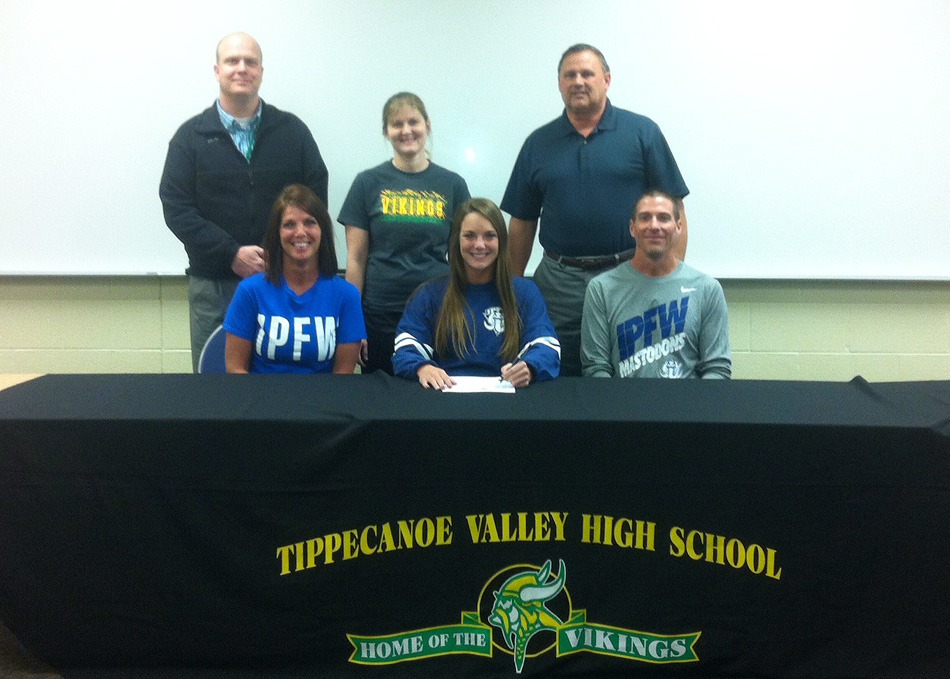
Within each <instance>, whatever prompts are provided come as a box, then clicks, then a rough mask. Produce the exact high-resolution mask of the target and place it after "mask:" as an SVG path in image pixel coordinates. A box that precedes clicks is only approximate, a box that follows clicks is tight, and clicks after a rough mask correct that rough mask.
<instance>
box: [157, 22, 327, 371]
mask: <svg viewBox="0 0 950 679" xmlns="http://www.w3.org/2000/svg"><path fill="white" fill-rule="evenodd" d="M215 62H216V63H215V65H214V75H215V78H216V79H217V80H218V85H219V88H220V95H219V97H218V100H217V101H216V102H215V103H214V104H212V105H211V107H210V108H208V109H206V110H205V111H204V112H203V113H200V114H199V115H197V116H195V117H194V118H192V119H190V120H188V121H187V122H185V124H184V125H182V126H181V127H180V128H179V129H178V131H177V132H176V133H175V136H174V137H172V140H171V142H170V143H169V145H168V156H167V157H166V159H165V171H164V173H163V174H162V182H161V185H160V186H159V195H160V196H161V199H162V208H163V209H164V212H165V223H166V224H167V225H168V228H169V229H171V231H172V233H174V234H175V236H177V237H178V240H180V241H181V242H182V243H183V244H184V246H185V251H186V252H187V253H188V269H187V270H186V273H187V274H188V307H189V311H190V322H191V359H192V366H193V367H194V370H195V372H197V371H198V358H199V356H200V355H201V349H202V347H203V346H204V343H205V340H206V339H207V338H208V336H209V335H210V334H211V333H212V332H213V331H214V329H215V328H217V327H218V326H219V325H221V323H222V322H223V321H224V312H225V311H226V310H227V308H228V304H229V303H230V301H231V296H232V295H233V294H234V290H235V288H236V287H237V284H238V283H239V282H240V280H241V279H242V278H247V277H248V276H250V275H251V274H255V273H258V272H261V271H263V270H264V258H263V254H264V251H263V250H262V249H261V247H260V244H261V240H262V239H263V237H264V228H265V227H266V225H267V218H268V216H269V215H270V211H271V206H272V205H273V204H274V200H275V199H276V198H277V195H278V194H279V193H280V192H281V191H282V190H283V188H284V187H285V186H287V185H289V184H305V185H306V186H309V187H310V188H311V189H312V190H313V192H314V193H316V194H317V195H318V196H319V197H320V200H322V201H323V202H324V203H326V202H327V166H326V164H325V163H324V162H323V158H322V157H321V156H320V150H319V149H318V148H317V144H316V142H314V140H313V136H312V135H311V134H310V130H308V129H307V126H306V125H304V123H303V122H302V121H301V120H300V119H299V118H298V117H297V116H295V115H293V114H291V113H286V112H284V111H281V110H279V109H277V108H275V107H274V106H271V105H270V104H266V103H264V102H263V101H261V98H260V97H259V96H258V94H257V92H258V90H259V89H260V86H261V78H262V76H263V74H264V67H263V65H262V56H261V48H260V45H258V44H257V41H256V40H255V39H254V38H252V37H251V36H249V35H247V34H246V33H232V34H231V35H227V36H225V37H224V38H222V39H221V42H219V43H218V47H217V50H216V51H215Z"/></svg>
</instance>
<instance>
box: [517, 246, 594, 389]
mask: <svg viewBox="0 0 950 679" xmlns="http://www.w3.org/2000/svg"><path fill="white" fill-rule="evenodd" d="M610 268H611V267H605V268H603V269H581V268H578V267H576V266H568V265H567V264H561V263H559V262H556V261H554V260H553V259H551V258H550V257H548V256H546V255H545V256H544V257H542V258H541V263H540V264H538V268H537V269H536V270H535V272H534V282H535V284H537V286H538V289H539V290H540V291H541V294H542V295H543V296H544V302H545V304H547V307H548V316H550V317H551V322H552V323H553V324H554V329H555V330H556V331H557V338H558V340H560V342H561V375H566V376H568V377H580V375H581V316H582V315H583V312H584V294H585V293H586V292H587V284H588V283H590V281H591V280H592V279H593V278H594V277H595V276H599V275H600V274H602V273H604V272H605V271H609V270H610Z"/></svg>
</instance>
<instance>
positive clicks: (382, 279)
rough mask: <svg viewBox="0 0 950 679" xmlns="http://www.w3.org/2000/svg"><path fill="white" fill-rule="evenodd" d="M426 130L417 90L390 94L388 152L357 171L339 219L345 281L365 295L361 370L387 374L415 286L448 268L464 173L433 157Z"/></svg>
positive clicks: (386, 129)
mask: <svg viewBox="0 0 950 679" xmlns="http://www.w3.org/2000/svg"><path fill="white" fill-rule="evenodd" d="M431 131H432V126H431V123H430V122H429V115H428V113H427V112H426V108H425V105H424V104H423V103H422V100H421V99H420V98H419V97H418V96H416V95H415V94H412V93H411V92H399V93H398V94H394V95H393V96H391V97H390V98H389V100H388V101H387V102H386V104H385V106H383V136H384V137H385V138H386V139H387V140H388V141H389V143H390V144H392V147H393V158H392V160H388V161H386V162H384V163H382V164H381V165H378V166H376V167H373V168H370V169H369V170H364V171H363V172H360V173H359V174H358V175H357V176H356V179H355V180H354V181H353V185H352V186H351V187H350V191H349V193H348V194H347V196H346V200H345V201H344V203H343V209H342V210H341V211H340V216H339V218H338V219H337V221H338V222H340V223H341V224H343V225H344V226H345V227H346V249H347V254H346V280H348V281H350V282H351V283H353V284H354V285H355V286H356V287H357V289H359V291H360V295H361V296H362V301H363V316H364V318H365V320H366V336H367V345H366V346H364V348H363V353H362V364H363V366H364V367H363V372H373V371H374V370H384V371H386V372H387V373H389V374H392V354H393V339H394V337H395V334H396V324H397V323H398V322H399V319H400V317H401V316H402V312H403V309H404V308H405V306H406V302H407V301H408V300H409V297H410V296H411V295H412V293H413V291H414V290H415V289H416V288H417V287H418V286H419V285H420V284H422V283H424V282H425V281H427V280H429V279H430V278H433V277H435V276H440V275H442V274H445V273H447V272H448V270H449V266H448V260H447V255H446V253H447V248H448V236H449V228H450V226H451V224H452V217H453V215H454V214H455V209H456V208H457V207H458V206H459V205H460V204H461V203H462V202H464V201H466V200H468V199H469V198H470V195H469V191H468V186H467V185H466V184H465V180H464V179H462V177H461V176H459V175H457V174H456V173H454V172H451V171H449V170H446V169H445V168H443V167H440V166H438V165H436V164H435V163H433V162H432V161H431V159H430V153H429V151H428V148H427V141H428V139H429V134H430V132H431Z"/></svg>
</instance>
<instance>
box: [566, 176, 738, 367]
mask: <svg viewBox="0 0 950 679" xmlns="http://www.w3.org/2000/svg"><path fill="white" fill-rule="evenodd" d="M681 228H682V227H681V224H680V213H679V208H678V205H677V201H676V199H675V198H673V197H672V196H670V195H669V194H667V193H666V192H664V191H659V190H650V191H647V192H646V193H644V194H643V195H642V196H640V198H639V200H637V204H636V205H635V206H634V208H633V214H632V215H631V216H630V233H631V235H633V237H634V238H635V239H636V241H637V246H636V251H635V253H634V255H633V258H632V259H631V260H630V261H629V262H627V263H625V264H621V265H620V266H618V267H616V268H614V269H611V270H610V271H608V272H606V273H604V274H601V275H600V276H597V277H596V278H594V279H593V280H592V281H591V282H590V284H589V285H588V286H587V294H586V297H585V299H584V316H583V321H582V323H581V366H582V369H583V374H584V375H585V376H592V377H669V378H680V377H703V378H715V379H728V378H730V377H731V376H732V359H731V358H730V355H729V316H728V311H727V309H726V298H725V296H724V295H723V293H722V286H720V285H719V282H718V281H717V280H716V279H715V278H713V277H712V276H708V275H706V274H704V273H702V272H700V271H697V270H696V269H694V268H692V267H691V266H688V265H687V264H685V263H684V262H682V261H680V260H679V259H678V258H677V256H676V254H675V253H674V251H673V244H674V242H675V240H676V236H677V234H678V233H679V232H680V230H681Z"/></svg>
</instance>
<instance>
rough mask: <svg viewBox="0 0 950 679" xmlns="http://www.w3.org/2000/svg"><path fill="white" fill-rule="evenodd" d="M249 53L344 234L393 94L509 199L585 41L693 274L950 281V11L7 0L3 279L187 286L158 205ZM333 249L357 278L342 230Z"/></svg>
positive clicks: (827, 3)
mask: <svg viewBox="0 0 950 679" xmlns="http://www.w3.org/2000/svg"><path fill="white" fill-rule="evenodd" d="M234 30H244V31H247V32H249V33H251V34H252V35H254V36H255V37H256V38H257V39H258V41H259V42H260V44H261V46H262V49H263V55H264V81H263V86H262V88H261V96H262V97H263V98H264V99H265V100H266V101H268V102H269V103H272V104H274V105H276V106H278V107H279V108H283V109H285V110H288V111H292V112H294V113H296V114H297V115H298V116H300V117H301V118H302V119H303V120H304V122H306V123H307V125H308V126H309V127H310V129H311V130H312V131H313V134H314V137H315V138H316V140H317V143H318V145H319V146H320V149H321V152H322V153H323V156H324V159H325V160H326V163H327V165H328V167H329V169H330V206H329V207H330V213H331V215H333V216H334V218H335V217H336V215H337V214H338V212H339V209H340V206H341V204H342V202H343V198H344V196H345V195H346V191H347V189H348V188H349V185H350V183H351V182H352V180H353V177H354V176H355V175H356V173H357V172H358V171H360V170H362V169H365V168H367V167H370V166H373V165H376V164H378V163H379V162H382V161H383V160H385V159H387V158H389V157H391V149H390V147H389V145H388V143H387V142H386V141H385V140H384V139H383V137H382V134H381V109H382V105H383V103H384V101H385V100H386V98H387V97H388V96H389V95H391V94H393V93H394V92H396V91H399V90H410V91H414V92H416V93H418V94H419V95H420V96H421V97H422V98H423V100H424V101H425V102H426V105H427V107H428V109H429V114H430V117H431V119H432V127H433V134H432V141H433V143H434V156H433V159H434V160H435V162H437V163H439V164H441V165H444V166H446V167H448V168H450V169H452V170H455V171H457V172H459V173H460V174H462V175H463V176H464V177H465V178H466V180H467V181H468V184H469V187H470V189H471V191H472V193H473V195H483V196H487V197H489V198H492V199H493V200H495V201H496V202H497V201H500V200H501V196H502V194H503V192H504V188H505V185H506V183H507V181H508V176H509V173H510V171H511V167H512V164H513V163H514V159H515V156H516V154H517V152H518V150H519V148H520V146H521V143H522V142H523V141H524V138H525V136H526V135H527V134H528V133H529V132H531V130H533V129H535V128H536V127H538V126H539V125H541V124H543V123H545V122H547V121H549V120H551V119H553V118H554V117H556V116H557V115H559V114H560V112H561V108H562V105H561V101H560V97H559V94H558V91H557V82H556V75H557V74H556V70H557V61H558V59H559V57H560V55H561V52H562V51H563V50H564V49H565V48H566V47H567V46H568V45H570V44H572V43H575V42H590V43H592V44H595V45H597V46H598V47H600V48H601V49H602V50H603V51H604V53H605V55H606V57H607V59H608V62H609V63H610V66H611V72H612V76H613V80H612V84H611V87H610V91H609V93H608V94H609V96H610V98H611V101H612V102H613V103H614V104H615V105H616V106H620V107H622V108H628V109H631V110H634V111H637V112H639V113H643V114H645V115H648V116H650V117H651V118H653V119H654V120H656V121H657V122H658V123H659V125H660V127H661V128H662V129H663V131H664V133H665V134H666V137H667V139H668V141H669V143H670V146H671V147H672V149H673V152H674V154H675V155H676V158H677V161H678V162H679V165H680V169H681V170H682V172H683V175H684V177H685V179H686V182H687V184H688V185H689V187H690V189H691V194H690V196H689V197H688V198H687V200H686V207H687V214H688V216H689V231H690V241H689V252H688V261H689V262H690V263H691V264H692V265H694V266H696V267H698V268H700V269H702V270H705V271H707V272H708V273H711V274H713V275H715V276H717V277H721V278H872V279H873V278H877V279H887V278H901V279H928V278H933V279H948V278H950V237H948V236H947V233H948V229H950V40H948V36H950V2H947V1H946V0H894V1H893V2H881V1H876V2H875V1H871V2H867V1H864V0H853V1H835V0H824V1H815V2H812V1H805V2H786V3H781V4H779V3H763V2H752V1H729V0H726V1H718V2H706V1H703V0H678V1H667V2H654V1H652V0H651V1H640V0H616V1H614V0H588V1H587V2H577V0H571V1H565V0H547V1H542V0H537V1H532V0H471V1H469V0H455V1H446V2H431V1H427V0H364V1H360V0H352V1H350V2H341V1H340V0H336V1H333V2H330V1H327V0H271V2H267V3H261V2H254V1H250V0H230V1H229V2H227V3H224V4H222V3H220V2H211V1H208V2H206V1H204V0H186V1H180V0H167V1H165V2H160V3H147V4H146V3H141V4H140V3H136V2H127V1H126V2H119V1H110V0H88V1H86V2H82V3H62V2H48V1H43V0H0V92H2V94H3V103H4V106H3V109H2V110H3V117H2V123H0V124H2V126H3V132H2V134H0V230H2V240H0V242H2V243H3V244H4V245H3V247H2V249H0V273H2V274H48V273H49V274H52V273H66V274H112V273H118V274H148V273H158V274H170V273H176V274H177V273H181V272H183V270H184V268H185V266H186V263H187V262H186V258H185V255H184V251H183V248H182V247H181V244H180V243H179V242H178V241H177V240H176V239H175V238H174V236H172V234H171V232H170V231H168V230H167V228H166V227H165V225H164V221H163V218H162V212H161V205H160V202H159V199H158V182H159V178H160V176H161V172H162V166H163V163H164V159H165V152H166V149H167V145H168V140H169V139H170V138H171V136H172V134H173V133H174V132H175V130H176V129H177V127H178V126H179V125H180V124H181V123H182V122H183V121H184V120H185V119H187V118H189V117H191V116H193V115H195V114H197V113H198V112H199V111H201V110H202V109H204V108H206V107H207V106H209V105H210V104H211V103H212V102H213V100H214V98H215V96H216V93H217V83H216V82H215V80H214V77H213V73H212V66H213V63H214V47H215V45H216V43H217V41H218V39H219V38H221V37H222V36H223V35H224V34H226V33H229V32H231V31H234ZM337 247H338V250H339V252H340V258H341V262H342V261H345V260H344V255H345V241H344V240H343V237H342V231H338V233H337ZM537 258H538V248H537V247H536V248H535V253H534V256H533V258H532V264H530V265H529V269H533V267H534V263H536V262H537Z"/></svg>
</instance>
